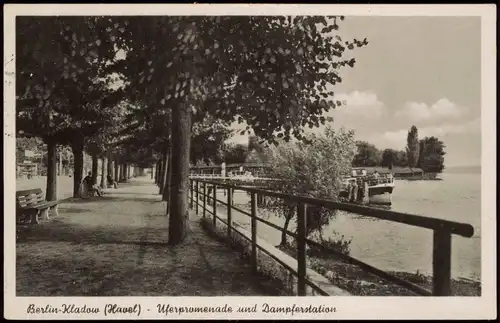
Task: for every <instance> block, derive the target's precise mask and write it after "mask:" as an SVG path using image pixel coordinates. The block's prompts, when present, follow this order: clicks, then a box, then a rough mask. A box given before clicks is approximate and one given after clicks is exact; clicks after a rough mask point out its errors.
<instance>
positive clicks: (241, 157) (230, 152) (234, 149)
mask: <svg viewBox="0 0 500 323" xmlns="http://www.w3.org/2000/svg"><path fill="white" fill-rule="evenodd" d="M247 156H248V147H247V146H246V145H243V144H233V143H227V144H226V145H225V146H224V148H223V158H224V162H225V163H226V164H241V163H244V162H245V161H246V159H247Z"/></svg>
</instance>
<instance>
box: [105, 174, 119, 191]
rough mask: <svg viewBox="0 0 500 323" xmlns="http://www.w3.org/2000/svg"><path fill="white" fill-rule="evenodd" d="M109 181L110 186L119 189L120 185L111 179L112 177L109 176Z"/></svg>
mask: <svg viewBox="0 0 500 323" xmlns="http://www.w3.org/2000/svg"><path fill="white" fill-rule="evenodd" d="M107 180H108V186H111V185H113V187H114V188H118V183H117V182H116V181H114V180H113V178H112V177H111V175H109V174H108V178H107Z"/></svg>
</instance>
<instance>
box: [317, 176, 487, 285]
mask: <svg viewBox="0 0 500 323" xmlns="http://www.w3.org/2000/svg"><path fill="white" fill-rule="evenodd" d="M442 178H443V179H444V180H443V181H404V180H398V181H396V189H395V190H394V193H393V199H392V202H393V205H392V208H391V209H392V210H394V211H398V212H405V213H412V214H418V215H424V216H428V217H435V218H441V219H446V220H451V221H457V222H464V223H469V224H471V225H472V226H473V227H474V236H473V237H472V238H463V237H459V236H453V240H452V275H453V276H454V277H468V278H475V279H479V277H480V273H481V175H480V174H443V175H442ZM327 230H335V231H337V232H338V233H340V234H343V235H345V236H346V237H352V245H351V254H352V256H354V257H356V258H358V259H361V260H364V261H366V262H368V263H370V264H373V265H375V266H378V267H380V268H381V269H386V270H402V271H410V272H415V271H416V270H419V271H420V272H426V273H431V272H432V231H431V230H427V229H421V228H413V227H410V226H407V225H403V224H395V223H390V222H388V221H383V220H369V219H366V218H353V217H352V216H348V215H346V214H344V215H340V216H338V217H337V219H335V220H334V221H333V223H332V224H331V225H330V226H329V228H328V229H327ZM325 232H328V231H325Z"/></svg>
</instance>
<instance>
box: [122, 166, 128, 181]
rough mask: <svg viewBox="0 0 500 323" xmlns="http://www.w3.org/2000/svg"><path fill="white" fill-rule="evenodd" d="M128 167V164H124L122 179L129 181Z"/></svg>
mask: <svg viewBox="0 0 500 323" xmlns="http://www.w3.org/2000/svg"><path fill="white" fill-rule="evenodd" d="M127 167H128V165H127V164H123V166H122V169H123V173H122V179H123V181H124V182H126V181H127Z"/></svg>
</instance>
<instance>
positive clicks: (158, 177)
mask: <svg viewBox="0 0 500 323" xmlns="http://www.w3.org/2000/svg"><path fill="white" fill-rule="evenodd" d="M162 175H163V155H162V157H161V158H160V160H158V175H157V176H156V185H158V186H160V179H161V178H162Z"/></svg>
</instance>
